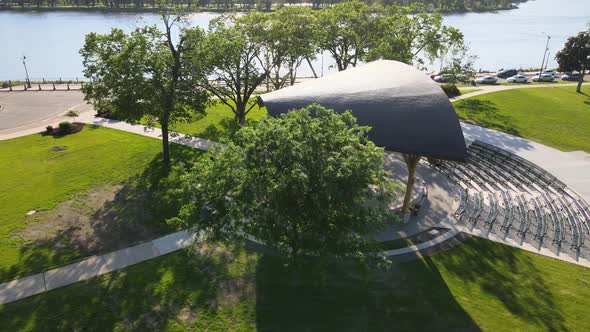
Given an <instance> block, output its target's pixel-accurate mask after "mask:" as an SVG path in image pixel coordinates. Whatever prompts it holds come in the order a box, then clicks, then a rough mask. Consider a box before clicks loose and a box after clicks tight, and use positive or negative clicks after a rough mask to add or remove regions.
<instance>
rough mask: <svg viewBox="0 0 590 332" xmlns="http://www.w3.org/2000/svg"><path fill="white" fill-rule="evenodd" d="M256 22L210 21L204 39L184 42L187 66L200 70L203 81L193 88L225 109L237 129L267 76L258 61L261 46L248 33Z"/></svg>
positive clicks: (227, 18) (226, 18) (223, 18)
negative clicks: (206, 93)
mask: <svg viewBox="0 0 590 332" xmlns="http://www.w3.org/2000/svg"><path fill="white" fill-rule="evenodd" d="M256 22H257V21H255V20H252V19H250V17H249V16H248V15H246V16H243V17H240V18H237V17H236V16H235V15H233V14H231V15H221V16H219V17H217V18H215V19H214V20H212V21H211V23H210V27H209V32H208V33H207V36H206V38H205V39H201V38H200V37H199V36H198V34H197V36H196V38H189V39H187V44H188V45H190V49H191V51H190V55H189V57H190V59H191V60H190V61H189V62H191V63H192V64H193V65H194V66H195V67H196V68H204V71H205V73H206V77H207V79H204V80H199V81H198V82H197V84H198V85H199V86H200V87H201V88H203V89H205V90H206V91H208V92H209V93H210V94H212V95H213V96H214V97H215V98H218V99H219V101H220V102H221V103H223V104H225V105H226V106H227V107H229V108H230V109H231V110H232V112H233V113H234V114H235V116H236V119H237V121H238V122H239V123H240V125H243V124H244V123H245V121H246V115H247V114H248V113H249V112H250V110H252V108H253V107H254V106H255V103H250V97H251V96H252V95H253V94H254V91H255V90H256V88H257V87H258V86H259V85H260V84H261V83H262V82H263V81H264V79H265V78H266V77H267V75H268V71H267V70H265V69H264V66H263V62H262V58H261V56H262V44H261V43H260V42H259V41H258V40H257V38H256V37H255V35H254V33H253V32H252V30H253V29H255V27H254V26H253V24H255V23H256ZM194 29H198V28H194ZM197 71H198V69H197Z"/></svg>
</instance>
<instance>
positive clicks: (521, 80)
mask: <svg viewBox="0 0 590 332" xmlns="http://www.w3.org/2000/svg"><path fill="white" fill-rule="evenodd" d="M528 81H529V78H528V77H526V76H524V75H514V76H512V77H508V78H507V79H506V82H508V83H527V82H528Z"/></svg>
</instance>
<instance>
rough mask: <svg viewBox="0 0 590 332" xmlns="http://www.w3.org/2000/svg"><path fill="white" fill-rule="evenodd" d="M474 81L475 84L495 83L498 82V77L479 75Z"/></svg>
mask: <svg viewBox="0 0 590 332" xmlns="http://www.w3.org/2000/svg"><path fill="white" fill-rule="evenodd" d="M475 83H477V84H496V83H498V79H497V78H495V77H494V76H484V77H479V78H477V79H476V80H475Z"/></svg>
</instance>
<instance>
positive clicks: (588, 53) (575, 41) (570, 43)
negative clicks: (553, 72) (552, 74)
mask: <svg viewBox="0 0 590 332" xmlns="http://www.w3.org/2000/svg"><path fill="white" fill-rule="evenodd" d="M555 59H556V60H557V63H558V64H559V69H560V70H562V71H566V72H573V71H578V72H579V73H580V79H579V81H578V87H577V89H576V91H577V92H578V93H581V92H582V83H583V82H584V75H585V74H586V70H588V69H590V30H588V31H582V32H580V33H578V34H577V35H575V36H572V37H570V38H568V40H567V41H566V42H565V46H564V47H563V49H561V50H560V51H559V52H557V54H555Z"/></svg>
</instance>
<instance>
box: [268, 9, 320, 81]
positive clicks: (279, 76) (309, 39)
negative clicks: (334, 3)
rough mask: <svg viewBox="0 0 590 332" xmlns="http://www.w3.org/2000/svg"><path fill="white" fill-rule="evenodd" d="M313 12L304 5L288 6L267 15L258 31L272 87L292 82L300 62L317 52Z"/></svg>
mask: <svg viewBox="0 0 590 332" xmlns="http://www.w3.org/2000/svg"><path fill="white" fill-rule="evenodd" d="M315 20H316V18H315V15H314V14H313V12H312V10H311V9H309V8H307V7H300V6H288V7H284V8H282V9H280V10H278V11H276V12H273V13H272V14H270V15H269V16H268V18H267V21H268V25H267V28H266V29H265V30H264V31H263V33H261V34H260V39H261V42H262V44H263V45H264V64H265V66H266V67H267V69H268V72H269V76H268V79H269V81H270V82H271V83H272V86H273V88H274V89H275V90H277V89H280V88H282V87H284V86H285V85H287V84H289V85H293V84H295V80H296V79H297V69H299V67H300V66H301V64H302V62H303V61H304V60H307V59H311V58H313V57H314V56H315V54H316V53H317V52H318V46H317V30H316V29H314V28H313V27H314V26H315Z"/></svg>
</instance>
